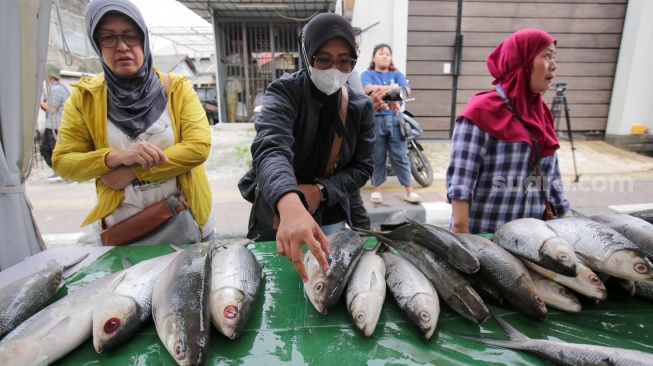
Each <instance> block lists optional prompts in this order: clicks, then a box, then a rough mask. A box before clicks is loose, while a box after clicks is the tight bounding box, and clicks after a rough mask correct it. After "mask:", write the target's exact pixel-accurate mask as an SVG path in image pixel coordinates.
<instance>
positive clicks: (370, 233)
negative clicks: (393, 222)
mask: <svg viewBox="0 0 653 366" xmlns="http://www.w3.org/2000/svg"><path fill="white" fill-rule="evenodd" d="M354 231H359V232H361V233H364V234H367V235H372V236H374V237H376V238H377V239H379V240H380V241H382V242H384V243H386V244H392V240H390V239H388V238H386V237H385V236H383V235H381V234H380V233H378V232H376V231H374V230H366V229H359V228H354Z"/></svg>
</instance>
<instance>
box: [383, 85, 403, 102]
mask: <svg viewBox="0 0 653 366" xmlns="http://www.w3.org/2000/svg"><path fill="white" fill-rule="evenodd" d="M407 96H408V93H407V92H406V88H404V87H403V86H402V87H399V88H394V89H390V90H388V91H387V92H385V96H384V97H383V101H385V102H401V101H404V100H406V97H407Z"/></svg>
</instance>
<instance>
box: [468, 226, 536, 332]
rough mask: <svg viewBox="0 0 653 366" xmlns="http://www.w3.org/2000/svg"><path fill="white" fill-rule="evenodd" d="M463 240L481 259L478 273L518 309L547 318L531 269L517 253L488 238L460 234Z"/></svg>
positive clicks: (530, 314) (527, 313)
mask: <svg viewBox="0 0 653 366" xmlns="http://www.w3.org/2000/svg"><path fill="white" fill-rule="evenodd" d="M458 237H459V238H460V241H461V242H462V243H463V245H465V246H466V247H467V248H468V249H470V250H471V251H472V252H474V253H476V256H477V257H478V260H479V261H480V262H481V269H479V270H478V272H477V275H478V276H479V277H482V278H483V279H484V280H486V281H488V282H489V283H490V284H491V285H492V287H494V288H496V289H497V290H499V292H501V294H502V295H503V298H504V299H505V300H507V301H508V302H510V303H511V304H512V305H513V306H514V307H515V309H517V310H518V311H520V312H522V313H524V314H526V315H528V316H530V317H531V318H533V319H535V320H540V321H543V320H545V319H546V316H547V310H546V305H545V304H544V300H543V299H542V297H540V294H538V292H537V290H536V289H535V284H534V283H533V280H532V279H531V276H530V275H529V273H528V270H527V269H526V267H524V265H523V264H522V263H521V261H520V260H519V259H517V258H516V257H515V256H514V255H512V254H510V252H508V251H507V250H505V249H503V248H502V247H500V246H498V245H497V244H495V243H493V242H492V241H490V240H489V239H486V238H484V237H481V236H477V235H471V234H458Z"/></svg>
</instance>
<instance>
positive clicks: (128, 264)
mask: <svg viewBox="0 0 653 366" xmlns="http://www.w3.org/2000/svg"><path fill="white" fill-rule="evenodd" d="M133 265H134V262H132V260H131V259H129V258H127V257H123V258H122V268H124V269H127V268H129V267H132V266H133Z"/></svg>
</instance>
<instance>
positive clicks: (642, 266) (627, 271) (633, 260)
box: [604, 249, 653, 283]
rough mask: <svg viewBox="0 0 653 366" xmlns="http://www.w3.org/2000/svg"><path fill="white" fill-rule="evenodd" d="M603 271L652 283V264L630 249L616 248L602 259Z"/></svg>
mask: <svg viewBox="0 0 653 366" xmlns="http://www.w3.org/2000/svg"><path fill="white" fill-rule="evenodd" d="M604 266H605V271H604V272H605V273H608V274H611V275H613V276H615V277H619V278H625V279H629V280H634V281H641V282H648V283H653V265H652V264H651V261H650V260H648V258H646V257H644V256H642V255H641V254H640V253H639V252H638V251H635V250H632V249H622V250H617V251H615V252H614V253H612V254H610V256H608V258H606V259H605V261H604Z"/></svg>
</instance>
